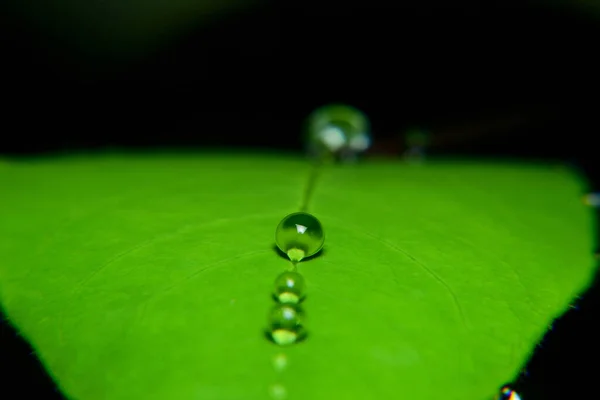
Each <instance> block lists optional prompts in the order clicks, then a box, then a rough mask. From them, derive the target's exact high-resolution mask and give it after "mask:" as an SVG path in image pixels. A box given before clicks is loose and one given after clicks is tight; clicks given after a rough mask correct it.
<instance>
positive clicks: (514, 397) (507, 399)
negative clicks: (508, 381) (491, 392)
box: [496, 385, 521, 400]
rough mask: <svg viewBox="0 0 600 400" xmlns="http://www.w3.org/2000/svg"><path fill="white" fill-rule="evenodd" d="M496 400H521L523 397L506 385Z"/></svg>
mask: <svg viewBox="0 0 600 400" xmlns="http://www.w3.org/2000/svg"><path fill="white" fill-rule="evenodd" d="M496 400H521V396H519V395H518V394H517V392H515V391H514V390H513V389H512V388H511V387H510V386H508V385H504V386H502V388H500V392H498V395H497V396H496Z"/></svg>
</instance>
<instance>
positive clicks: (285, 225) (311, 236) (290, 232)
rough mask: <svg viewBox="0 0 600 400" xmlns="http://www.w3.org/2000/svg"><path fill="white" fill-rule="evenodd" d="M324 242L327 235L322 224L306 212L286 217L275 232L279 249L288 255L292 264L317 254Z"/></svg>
mask: <svg viewBox="0 0 600 400" xmlns="http://www.w3.org/2000/svg"><path fill="white" fill-rule="evenodd" d="M324 242H325V235H324V233H323V227H322V226H321V223H320V222H319V220H318V219H316V218H315V217H314V216H312V215H311V214H309V213H305V212H297V213H293V214H290V215H288V216H286V217H285V218H284V219H282V220H281V222H280V223H279V225H278V226H277V229H276V230H275V243H276V244H277V247H279V249H280V250H281V251H283V252H284V253H285V254H287V255H288V257H289V258H290V260H292V262H298V261H300V260H302V259H303V258H305V257H310V256H312V255H314V254H316V253H317V252H318V251H319V250H321V248H322V247H323V243H324Z"/></svg>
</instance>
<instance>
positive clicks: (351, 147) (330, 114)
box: [306, 104, 371, 161]
mask: <svg viewBox="0 0 600 400" xmlns="http://www.w3.org/2000/svg"><path fill="white" fill-rule="evenodd" d="M306 135H307V150H308V152H309V154H310V155H311V156H313V157H316V158H323V157H330V156H333V157H334V158H335V159H337V160H341V161H353V160H355V159H356V157H357V156H358V155H359V154H360V153H362V152H364V151H365V150H367V149H368V148H369V146H370V145H371V135H370V124H369V120H368V118H367V117H366V115H365V114H364V113H362V112H361V111H360V110H358V109H356V108H354V107H351V106H348V105H344V104H331V105H327V106H324V107H321V108H318V109H316V110H315V111H313V112H312V114H311V115H310V116H309V117H308V119H307V133H306Z"/></svg>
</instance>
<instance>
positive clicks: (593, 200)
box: [583, 193, 600, 207]
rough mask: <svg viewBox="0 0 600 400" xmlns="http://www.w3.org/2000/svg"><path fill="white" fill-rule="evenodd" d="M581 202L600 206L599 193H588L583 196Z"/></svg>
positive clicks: (591, 205)
mask: <svg viewBox="0 0 600 400" xmlns="http://www.w3.org/2000/svg"><path fill="white" fill-rule="evenodd" d="M583 204H585V205H586V206H590V207H600V193H588V194H586V195H585V196H583Z"/></svg>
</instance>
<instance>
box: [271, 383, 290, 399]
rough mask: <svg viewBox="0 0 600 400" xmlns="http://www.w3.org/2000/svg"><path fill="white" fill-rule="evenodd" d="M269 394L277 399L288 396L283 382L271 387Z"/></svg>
mask: <svg viewBox="0 0 600 400" xmlns="http://www.w3.org/2000/svg"><path fill="white" fill-rule="evenodd" d="M269 394H270V395H271V397H272V398H273V399H275V400H283V399H285V398H287V389H286V388H285V386H283V385H282V384H280V383H276V384H274V385H271V387H270V388H269Z"/></svg>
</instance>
